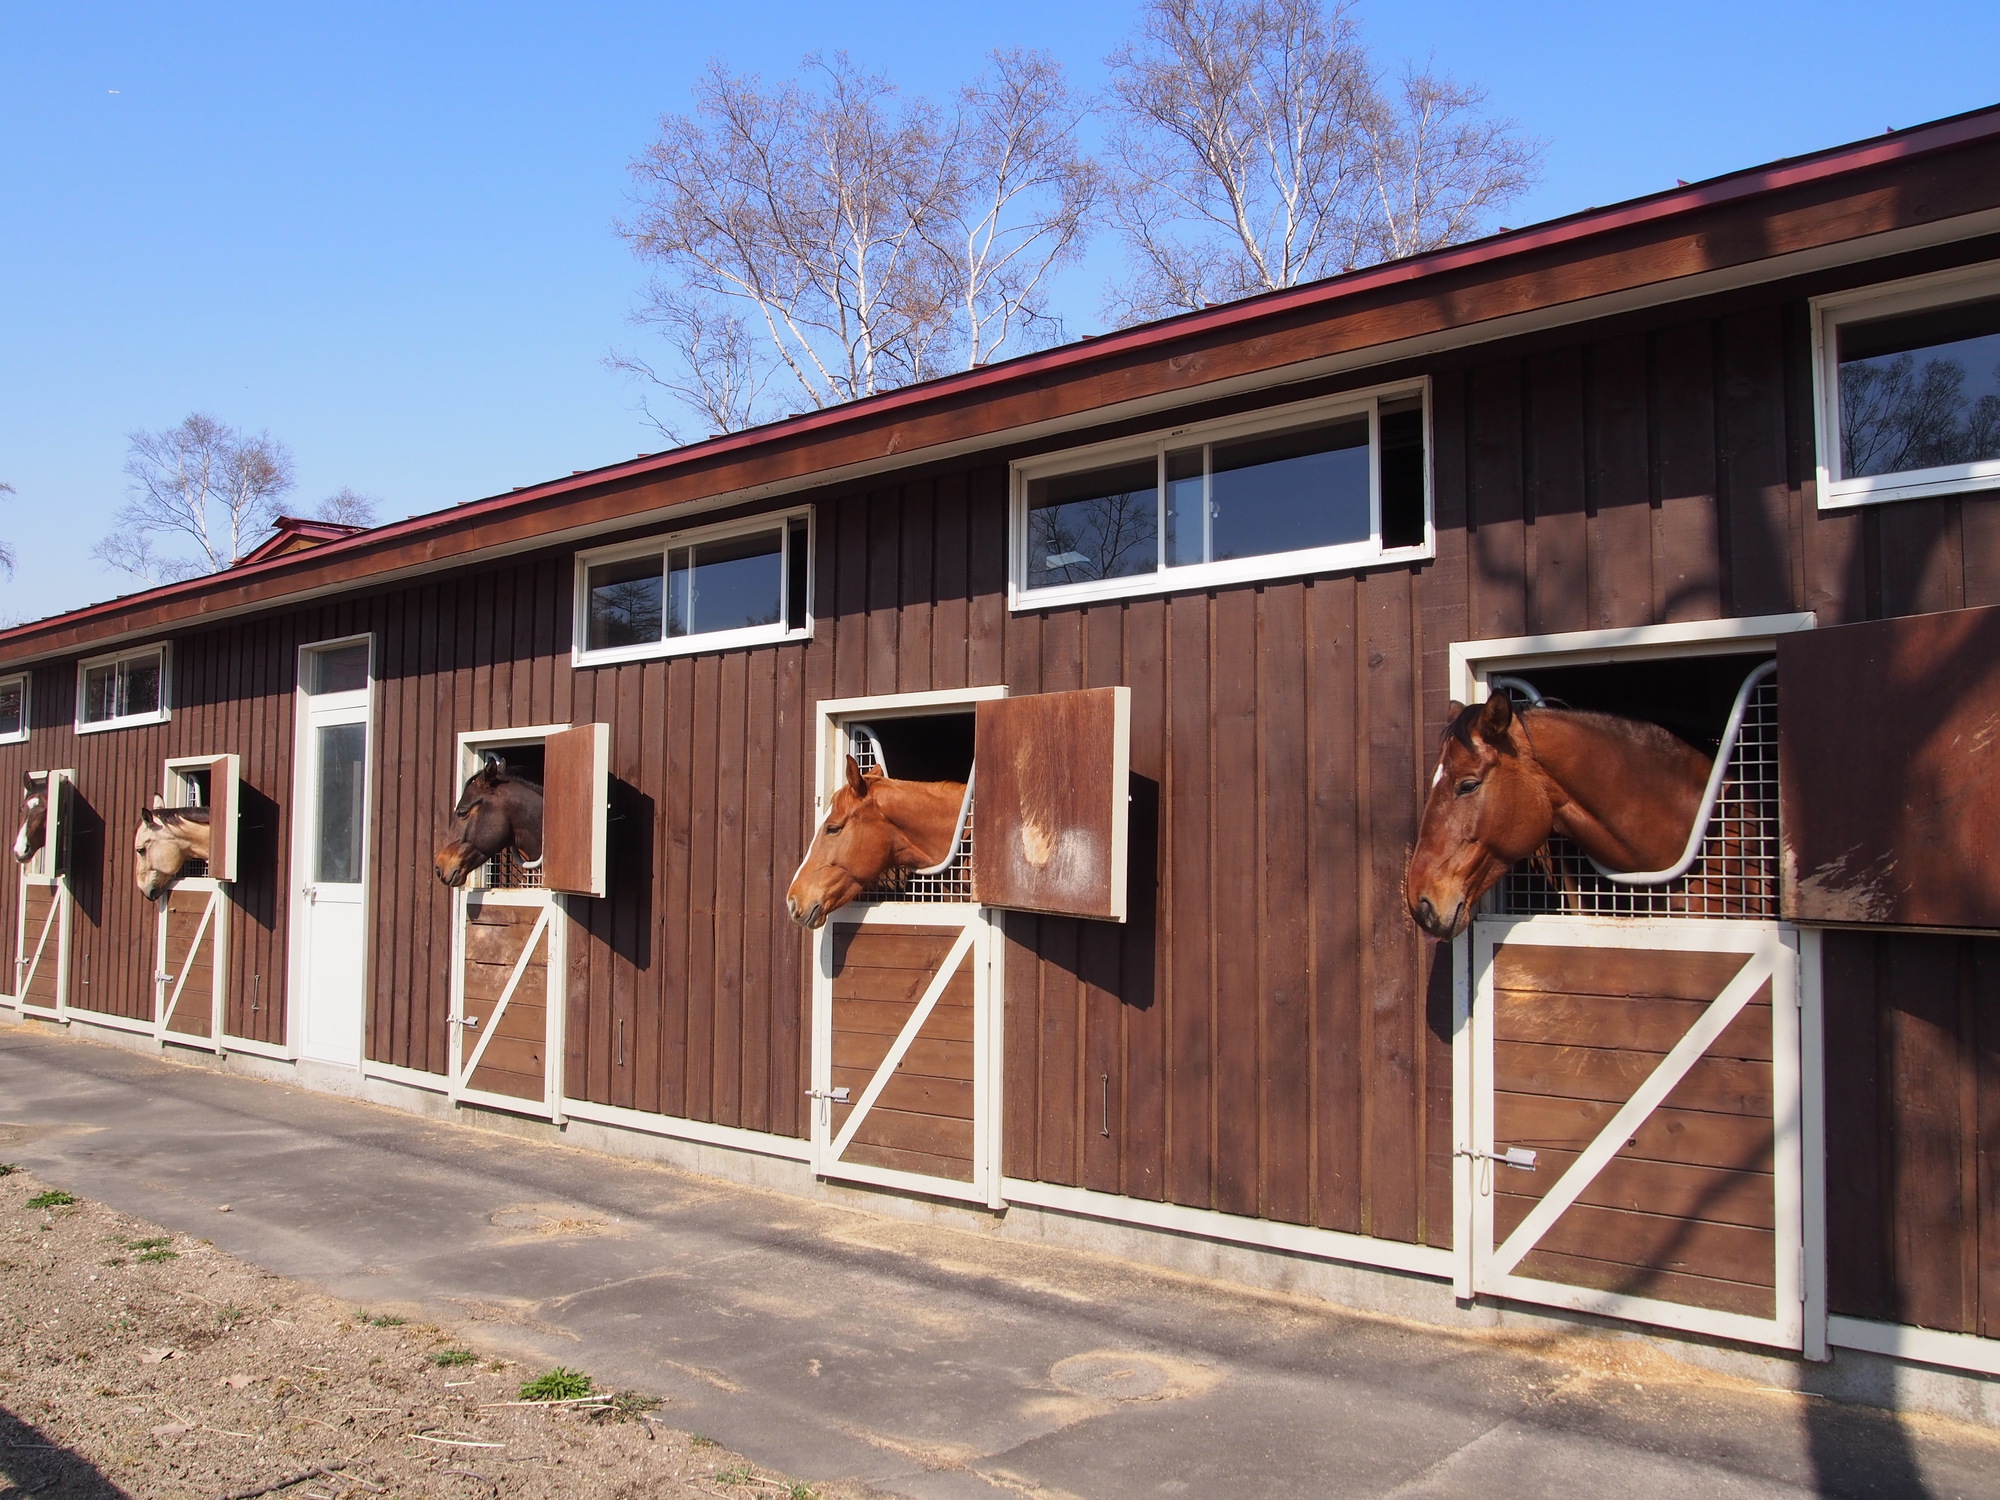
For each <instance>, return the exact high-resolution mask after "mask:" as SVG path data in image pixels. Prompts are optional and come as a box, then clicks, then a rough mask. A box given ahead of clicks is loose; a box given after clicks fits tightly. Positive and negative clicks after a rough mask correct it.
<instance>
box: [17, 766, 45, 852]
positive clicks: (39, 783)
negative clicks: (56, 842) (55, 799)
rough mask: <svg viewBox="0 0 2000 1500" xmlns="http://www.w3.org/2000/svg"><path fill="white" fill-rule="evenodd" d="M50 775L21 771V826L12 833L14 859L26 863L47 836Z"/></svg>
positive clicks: (38, 849) (37, 850)
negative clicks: (39, 775) (38, 775)
mask: <svg viewBox="0 0 2000 1500" xmlns="http://www.w3.org/2000/svg"><path fill="white" fill-rule="evenodd" d="M50 780H51V778H50V777H47V776H43V777H41V778H39V779H37V778H36V777H35V776H34V775H32V774H31V773H29V772H27V771H23V772H22V773H21V826H20V828H19V829H18V830H16V832H15V834H14V859H15V861H16V862H17V863H20V864H24V865H25V864H26V863H27V862H28V861H29V860H31V859H33V858H34V857H35V855H36V854H37V853H38V852H39V851H40V849H41V847H42V843H43V841H44V840H45V839H47V838H48V836H49V795H50V791H51V788H50V785H49V783H50Z"/></svg>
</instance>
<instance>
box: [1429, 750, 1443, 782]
mask: <svg viewBox="0 0 2000 1500" xmlns="http://www.w3.org/2000/svg"><path fill="white" fill-rule="evenodd" d="M1443 780H1444V751H1442V750H1440V751H1438V763H1437V769H1436V770H1435V771H1433V772H1431V788H1432V790H1436V788H1437V784H1438V783H1439V782H1440V781H1443Z"/></svg>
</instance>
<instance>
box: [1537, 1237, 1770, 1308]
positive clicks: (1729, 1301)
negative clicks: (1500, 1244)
mask: <svg viewBox="0 0 2000 1500" xmlns="http://www.w3.org/2000/svg"><path fill="white" fill-rule="evenodd" d="M1515 1274H1516V1275H1520V1276H1534V1277H1538V1278H1540V1279H1542V1280H1545V1281H1554V1282H1559V1283H1561V1284H1562V1285H1565V1286H1577V1287H1591V1288H1594V1289H1596V1290H1599V1291H1607V1292H1622V1293H1624V1294H1625V1295H1627V1296H1634V1297H1653V1298H1657V1299H1658V1300H1660V1301H1662V1302H1678V1303H1681V1304H1682V1305H1683V1306H1687V1307H1707V1308H1713V1309H1715V1310H1716V1311H1718V1312H1733V1313H1741V1314H1743V1315H1744V1316H1745V1317H1751V1318H1768V1317H1771V1316H1773V1314H1774V1310H1775V1309H1776V1306H1777V1296H1776V1293H1775V1292H1773V1291H1772V1289H1771V1288H1770V1287H1767V1286H1749V1285H1746V1284H1744V1283H1742V1282H1737V1281H1717V1280H1713V1279H1710V1278H1708V1277H1704V1276H1687V1275H1682V1274H1679V1273H1676V1272H1671V1271H1656V1270H1646V1271H1635V1270H1634V1268H1633V1267H1631V1266H1626V1265H1620V1264H1617V1263H1616V1262H1612V1261H1602V1260H1593V1259H1591V1258H1590V1257H1588V1256H1582V1255H1557V1254H1554V1253H1552V1252H1550V1251H1546V1250H1533V1251H1530V1252H1529V1253H1528V1254H1527V1255H1526V1256H1524V1257H1522V1260H1521V1264H1520V1265H1519V1266H1518V1267H1517V1268H1516V1271H1515Z"/></svg>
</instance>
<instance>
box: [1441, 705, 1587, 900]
mask: <svg viewBox="0 0 2000 1500" xmlns="http://www.w3.org/2000/svg"><path fill="white" fill-rule="evenodd" d="M1447 713H1448V714H1449V720H1448V722H1447V723H1446V725H1445V730H1444V735H1443V737H1442V738H1441V740H1440V742H1439V747H1438V762H1437V770H1436V772H1435V773H1434V774H1433V775H1432V777H1431V790H1430V795H1429V796H1428V797H1427V798H1425V800H1424V812H1423V819H1422V821H1421V822H1420V823H1419V824H1418V827H1417V845H1416V848H1415V849H1413V850H1412V851H1411V852H1410V868H1409V873H1408V875H1407V876H1406V877H1405V879H1404V882H1403V890H1404V896H1405V898H1406V899H1407V900H1408V901H1409V904H1410V915H1411V916H1412V917H1414V918H1415V919H1416V922H1417V925H1418V926H1419V927H1421V928H1423V930H1424V931H1425V932H1428V933H1429V934H1430V935H1431V936H1432V937H1436V938H1450V937H1456V936H1458V934H1459V933H1461V932H1463V931H1464V930H1465V926H1466V923H1468V922H1470V921H1471V920H1472V911H1473V908H1474V907H1475V906H1476V905H1477V904H1478V902H1479V898H1480V897H1481V896H1483V895H1485V894H1486V893H1487V892H1488V891H1489V890H1491V889H1492V888H1493V887H1494V886H1495V885H1497V884H1499V881H1500V877H1501V876H1503V875H1505V874H1506V873H1507V871H1508V870H1510V869H1511V868H1513V866H1514V865H1515V864H1516V863H1518V862H1519V861H1521V860H1523V859H1526V858H1527V857H1528V856H1529V855H1530V854H1533V853H1534V852H1535V851H1536V850H1537V849H1539V848H1541V846H1542V845H1543V844H1545V843H1547V842H1548V838H1549V833H1550V831H1551V829H1552V828H1553V826H1554V822H1555V808H1554V806H1553V804H1552V802H1551V801H1550V797H1549V793H1548V786H1547V783H1546V781H1545V779H1544V778H1543V777H1542V776H1541V775H1540V774H1539V772H1538V771H1537V769H1536V768H1535V766H1534V764H1533V756H1532V754H1531V753H1524V752H1525V751H1526V748H1527V747H1526V746H1525V745H1524V744H1523V743H1522V736H1521V734H1520V726H1519V724H1518V722H1517V721H1516V719H1515V717H1514V706H1513V704H1512V703H1511V702H1510V701H1509V700H1508V697H1507V695H1506V694H1505V693H1495V694H1494V695H1493V696H1492V697H1490V698H1488V699H1487V700H1486V701H1485V702H1484V703H1480V704H1475V705H1473V706H1472V707H1470V708H1468V707H1466V706H1465V705H1464V704H1463V703H1453V704H1452V705H1451V706H1450V708H1449V709H1448V710H1447Z"/></svg>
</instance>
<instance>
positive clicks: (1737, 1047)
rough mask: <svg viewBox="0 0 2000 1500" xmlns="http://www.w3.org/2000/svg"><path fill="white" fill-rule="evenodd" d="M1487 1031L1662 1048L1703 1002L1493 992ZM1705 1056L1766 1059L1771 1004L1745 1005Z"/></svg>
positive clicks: (1556, 1041)
mask: <svg viewBox="0 0 2000 1500" xmlns="http://www.w3.org/2000/svg"><path fill="white" fill-rule="evenodd" d="M1494 999H1495V1003H1494V1007H1493V1028H1494V1030H1493V1034H1494V1036H1495V1037H1497V1038H1498V1039H1499V1040H1501V1041H1503V1042H1545V1043H1549V1044H1551V1045H1555V1046H1596V1047H1615V1048H1617V1049H1619V1050H1621V1051H1626V1052H1646V1053H1664V1052H1669V1051H1672V1050H1673V1047H1674V1044H1675V1043H1677V1042H1678V1041H1680V1039H1681V1038H1682V1037H1684V1036H1686V1035H1687V1033H1688V1029H1689V1028H1690V1027H1692V1026H1693V1025H1694V1023H1695V1022H1696V1021H1698V1020H1699V1019H1700V1018H1701V1015H1702V1013H1703V1012H1704V1011H1706V1010H1707V1009H1708V1004H1707V1002H1705V1001H1700V1000H1628V999H1612V998H1610V997H1608V996H1603V995H1537V994H1532V993H1528V992H1525V991H1521V990H1501V991H1498V992H1496V994H1495V997H1494ZM1707 1055H1708V1056H1710V1057H1740V1058H1754V1059H1758V1060H1761V1061H1764V1062H1769V1061H1770V1060H1771V1008H1770V1007H1769V1006H1768V1005H1746V1006H1745V1007H1744V1008H1743V1011H1742V1013H1741V1014H1739V1015H1738V1016H1737V1017H1736V1019H1735V1020H1733V1021H1732V1022H1730V1024H1729V1025H1728V1026H1727V1027H1725V1028H1724V1029H1723V1032H1722V1035H1720V1036H1718V1037H1717V1038H1716V1039H1715V1041H1714V1043H1713V1044H1712V1045H1711V1046H1710V1047H1709V1048H1708V1052H1707Z"/></svg>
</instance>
